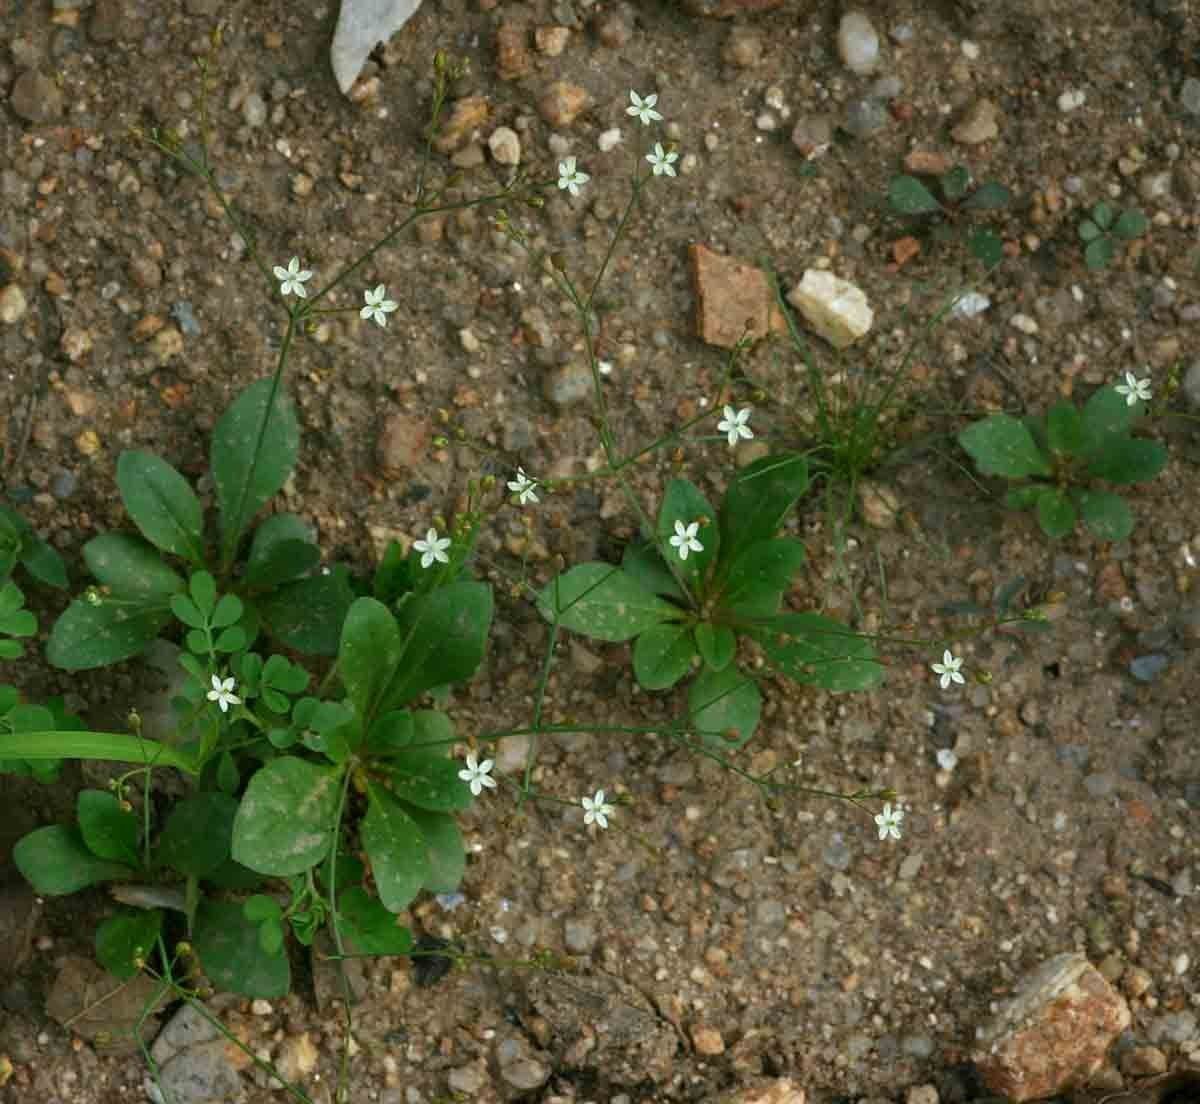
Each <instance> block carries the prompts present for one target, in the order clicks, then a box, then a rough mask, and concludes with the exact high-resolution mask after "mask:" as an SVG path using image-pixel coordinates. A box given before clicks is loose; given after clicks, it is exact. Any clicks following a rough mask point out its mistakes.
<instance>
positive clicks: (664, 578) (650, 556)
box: [621, 541, 684, 600]
mask: <svg viewBox="0 0 1200 1104" xmlns="http://www.w3.org/2000/svg"><path fill="white" fill-rule="evenodd" d="M668 547H670V546H669V545H668ZM621 570H622V571H624V572H625V574H626V575H628V576H629V577H630V578H631V579H634V580H635V581H637V582H639V583H641V584H642V586H643V587H645V588H646V589H647V590H648V591H650V592H651V593H652V594H662V595H664V596H666V597H669V598H678V599H681V600H682V599H683V597H684V594H683V590H682V589H681V588H680V586H679V580H678V579H676V578H675V576H674V575H672V574H671V569H670V568H669V567H667V565H666V562H665V561H664V560H663V558H662V556H660V555H659V553H658V548H657V547H656V546H655V545H653V544H650V543H648V542H647V541H633V542H632V543H630V544H627V545H626V546H625V551H624V552H622V553H621Z"/></svg>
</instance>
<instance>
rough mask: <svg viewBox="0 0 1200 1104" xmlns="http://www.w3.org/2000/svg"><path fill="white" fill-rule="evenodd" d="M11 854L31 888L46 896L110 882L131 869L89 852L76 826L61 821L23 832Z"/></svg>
mask: <svg viewBox="0 0 1200 1104" xmlns="http://www.w3.org/2000/svg"><path fill="white" fill-rule="evenodd" d="M12 857H13V862H15V863H16V864H17V869H18V870H19V871H20V872H21V874H22V876H23V877H24V878H25V880H26V881H27V882H28V883H29V884H30V885H31V886H33V888H34V891H35V892H37V893H42V894H45V895H46V896H47V897H61V896H63V895H64V894H67V893H77V892H78V891H79V890H81V889H86V888H87V887H88V886H90V885H96V884H97V883H98V882H113V881H116V880H118V879H120V878H128V877H129V876H130V875H131V874H132V873H133V871H132V870H131V869H130V868H129V867H128V866H124V865H123V864H121V863H115V862H109V861H108V860H106V859H101V858H98V857H97V856H96V855H94V854H92V852H91V851H89V850H88V848H87V846H86V845H85V844H84V842H83V836H82V835H80V833H79V831H78V829H76V828H68V827H65V826H64V825H61V824H54V825H50V826H49V827H46V828H37V829H35V830H34V831H32V832H30V833H29V834H28V835H27V836H22V837H21V839H20V840H18V841H17V845H16V846H15V847H14V848H13V851H12Z"/></svg>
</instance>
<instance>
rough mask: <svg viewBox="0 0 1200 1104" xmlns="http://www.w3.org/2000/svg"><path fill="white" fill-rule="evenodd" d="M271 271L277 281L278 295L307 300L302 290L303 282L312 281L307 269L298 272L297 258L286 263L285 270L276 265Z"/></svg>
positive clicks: (306, 293) (298, 259)
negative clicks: (293, 296)
mask: <svg viewBox="0 0 1200 1104" xmlns="http://www.w3.org/2000/svg"><path fill="white" fill-rule="evenodd" d="M273 271H274V273H275V279H276V280H278V281H279V294H280V295H298V296H300V298H301V299H307V298H308V292H307V291H305V290H304V282H305V281H306V280H311V279H312V273H311V272H310V271H309V270H308V269H307V268H306V269H304V271H303V272H301V271H300V258H299V257H293V258H292V259H291V260H290V261H288V266H287V268H282V267H280V266H279V265H276V266H275V268H274V270H273Z"/></svg>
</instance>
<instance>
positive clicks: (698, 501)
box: [655, 479, 721, 586]
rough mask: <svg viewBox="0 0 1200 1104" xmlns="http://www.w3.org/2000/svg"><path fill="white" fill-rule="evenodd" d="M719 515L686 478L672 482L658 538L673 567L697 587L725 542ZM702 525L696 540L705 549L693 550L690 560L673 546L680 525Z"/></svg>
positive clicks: (661, 509) (665, 497)
mask: <svg viewBox="0 0 1200 1104" xmlns="http://www.w3.org/2000/svg"><path fill="white" fill-rule="evenodd" d="M716 520H717V512H716V510H714V509H713V508H712V506H711V505H710V504H709V501H708V499H707V498H705V497H704V495H703V494H702V493H701V491H700V488H699V487H697V486H696V485H695V484H694V483H689V482H688V480H686V479H672V480H671V482H670V483H668V484H667V490H666V493H665V494H664V495H663V500H662V503H661V505H660V506H659V510H658V524H657V526H656V529H655V536H656V538H657V540H658V549H659V552H660V553H661V554H662V555H663V557H664V558H665V557H670V563H671V566H672V567H673V568H674V570H675V571H677V572H678V573H679V577H680V578H681V579H683V580H684V581H685V582H687V583H689V584H692V585H693V586H694V585H696V584H697V583H698V582H699V581H700V580H702V579H703V578H704V577H705V574H706V573H707V571H708V566H709V564H711V563H714V562H715V561H716V558H717V552H718V550H719V547H720V543H721V534H720V530H719V528H718V526H717V525H716ZM693 523H698V524H699V529H698V530H697V532H696V535H695V539H696V540H697V541H699V542H700V544H701V545H702V546H703V547H702V548H701V550H700V551H699V552H695V551H691V552H689V553H688V556H687V559H684V558H682V557H681V556H680V554H679V549H677V548H676V547H675V546H674V545H672V544H671V543H670V541H671V538H672V537H673V536H675V534H676V533H677V532H678V529H677V525H683V526H685V527H688V528H690V526H691V525H692V524H693Z"/></svg>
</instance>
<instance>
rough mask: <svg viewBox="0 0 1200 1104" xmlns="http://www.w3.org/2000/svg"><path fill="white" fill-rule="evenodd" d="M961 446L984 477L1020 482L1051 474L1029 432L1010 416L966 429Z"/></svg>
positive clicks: (1001, 416)
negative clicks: (1029, 476)
mask: <svg viewBox="0 0 1200 1104" xmlns="http://www.w3.org/2000/svg"><path fill="white" fill-rule="evenodd" d="M958 443H959V444H960V445H962V447H963V448H964V449H965V450H966V451H967V452H968V453H970V454H971V458H972V459H973V460H974V461H975V466H976V467H977V468H978V469H979V471H980V473H981V474H982V475H1003V476H1006V477H1007V478H1009V479H1020V478H1022V477H1023V476H1027V475H1049V474H1050V465H1049V463H1047V461H1046V458H1045V457H1044V456H1043V455H1042V453H1041V450H1040V449H1039V448H1038V447H1037V442H1036V441H1034V439H1033V434H1031V433H1030V432H1029V428H1028V427H1027V426H1026V425H1025V423H1024V422H1022V421H1021V419H1020V418H1014V417H1012V415H1010V414H993V415H991V417H988V418H984V419H983V420H982V421H979V422H975V423H974V424H972V425H969V426H967V428H966V429H964V430H963V431H962V432H961V433H960V434H959V435H958Z"/></svg>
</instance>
